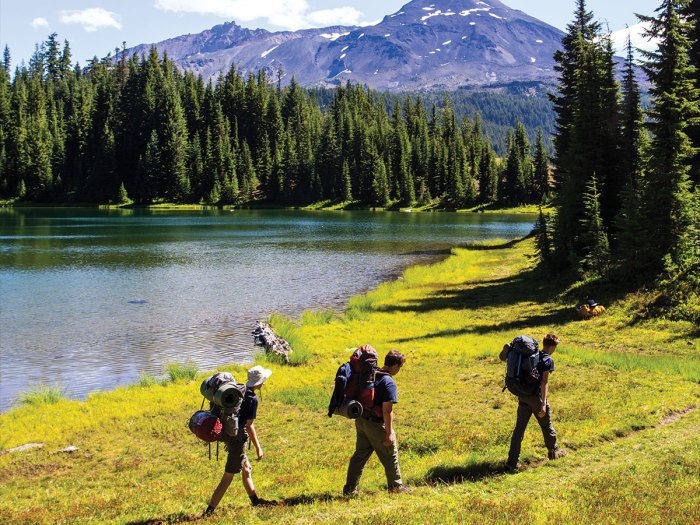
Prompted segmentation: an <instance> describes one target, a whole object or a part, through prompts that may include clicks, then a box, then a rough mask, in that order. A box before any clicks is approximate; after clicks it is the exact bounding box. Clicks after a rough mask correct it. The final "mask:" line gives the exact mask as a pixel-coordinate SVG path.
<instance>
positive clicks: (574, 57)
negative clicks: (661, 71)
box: [552, 0, 621, 265]
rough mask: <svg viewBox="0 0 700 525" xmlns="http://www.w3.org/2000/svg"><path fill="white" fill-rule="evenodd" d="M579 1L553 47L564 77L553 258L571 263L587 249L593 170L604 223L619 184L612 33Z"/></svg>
mask: <svg viewBox="0 0 700 525" xmlns="http://www.w3.org/2000/svg"><path fill="white" fill-rule="evenodd" d="M576 4H577V8H576V12H575V19H574V22H572V23H571V24H569V25H568V26H567V33H566V35H565V36H564V38H563V40H562V46H563V50H562V51H559V52H557V53H555V61H556V62H557V66H556V67H555V69H556V70H557V71H558V72H559V74H560V78H559V88H558V95H556V96H554V97H552V101H553V103H554V110H555V113H556V114H557V133H556V136H555V138H554V145H555V157H554V159H553V160H554V164H555V167H556V172H555V182H556V187H557V194H556V199H555V206H556V220H555V222H554V225H555V231H554V248H555V251H556V257H555V260H556V261H557V262H558V263H561V264H570V265H576V264H578V262H579V261H581V260H582V259H583V258H585V257H586V256H587V255H588V253H587V251H588V246H587V244H588V243H587V242H586V241H585V240H584V239H583V238H582V235H581V232H580V230H579V225H580V223H581V221H582V220H583V219H584V217H585V213H586V211H585V204H584V202H583V199H582V196H583V194H584V193H585V192H586V188H587V187H588V185H589V184H590V181H591V177H592V175H593V174H594V173H595V174H596V175H597V176H598V177H599V179H600V180H599V184H598V185H599V186H600V187H599V188H598V190H599V191H600V192H601V216H602V218H603V221H604V222H605V225H606V228H610V227H611V223H612V219H613V217H615V216H616V215H617V213H618V210H619V207H620V195H619V193H620V188H621V184H620V182H619V174H618V172H617V169H616V156H617V154H618V152H617V147H618V146H617V142H618V130H617V113H618V110H617V96H618V94H617V93H618V86H617V84H616V83H615V80H614V74H613V73H614V67H613V61H612V44H611V39H610V36H609V35H602V34H601V31H600V24H598V23H597V22H593V13H592V12H589V11H587V9H586V3H585V0H577V3H576Z"/></svg>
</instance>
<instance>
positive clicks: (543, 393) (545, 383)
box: [537, 372, 549, 417]
mask: <svg viewBox="0 0 700 525" xmlns="http://www.w3.org/2000/svg"><path fill="white" fill-rule="evenodd" d="M548 391H549V372H542V382H541V383H540V400H541V405H540V412H539V414H537V417H544V415H545V414H546V413H547V393H548Z"/></svg>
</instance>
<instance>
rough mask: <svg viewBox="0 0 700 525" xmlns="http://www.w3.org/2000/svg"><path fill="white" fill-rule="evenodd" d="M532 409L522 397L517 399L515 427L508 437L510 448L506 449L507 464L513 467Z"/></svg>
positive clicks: (515, 463) (518, 457)
mask: <svg viewBox="0 0 700 525" xmlns="http://www.w3.org/2000/svg"><path fill="white" fill-rule="evenodd" d="M531 415H532V409H531V408H530V406H529V405H528V403H525V402H524V401H523V400H522V399H519V400H518V415H517V418H516V420H515V428H514V429H513V435H512V436H511V438H510V450H509V451H508V465H510V466H512V467H515V466H516V465H517V464H518V459H520V447H521V446H522V443H523V437H524V436H525V429H526V428H527V424H528V422H529V421H530V416H531Z"/></svg>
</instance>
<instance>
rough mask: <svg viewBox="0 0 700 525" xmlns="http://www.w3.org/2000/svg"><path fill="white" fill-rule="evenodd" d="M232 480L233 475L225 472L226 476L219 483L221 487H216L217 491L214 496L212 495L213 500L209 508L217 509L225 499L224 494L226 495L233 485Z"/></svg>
mask: <svg viewBox="0 0 700 525" xmlns="http://www.w3.org/2000/svg"><path fill="white" fill-rule="evenodd" d="M231 480H233V474H232V473H231V472H224V475H223V476H222V477H221V481H219V485H218V486H217V487H216V489H214V494H212V495H211V500H210V501H209V506H210V507H211V508H212V510H213V509H215V508H216V507H217V505H218V504H219V502H220V501H221V498H223V497H224V494H226V491H227V490H228V487H229V485H230V484H231Z"/></svg>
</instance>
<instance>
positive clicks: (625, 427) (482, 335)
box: [0, 240, 700, 524]
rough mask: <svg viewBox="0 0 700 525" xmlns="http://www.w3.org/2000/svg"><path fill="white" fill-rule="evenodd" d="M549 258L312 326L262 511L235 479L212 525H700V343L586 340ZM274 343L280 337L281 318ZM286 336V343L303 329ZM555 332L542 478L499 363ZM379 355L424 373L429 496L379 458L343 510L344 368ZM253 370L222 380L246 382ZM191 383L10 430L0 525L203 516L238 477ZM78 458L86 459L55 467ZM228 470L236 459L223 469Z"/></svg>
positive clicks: (391, 291)
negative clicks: (210, 442)
mask: <svg viewBox="0 0 700 525" xmlns="http://www.w3.org/2000/svg"><path fill="white" fill-rule="evenodd" d="M533 251H534V247H533V241H532V240H527V241H523V242H521V243H515V244H514V243H504V244H503V245H502V246H500V247H499V246H486V245H482V246H474V247H467V248H458V249H455V250H453V255H452V256H451V257H450V258H448V259H446V260H445V261H443V262H441V263H438V264H436V265H434V266H430V267H415V268H411V269H409V270H407V271H406V272H405V274H404V276H403V277H402V278H401V279H399V280H397V281H395V282H390V283H385V284H383V285H381V286H379V287H378V288H377V290H375V291H373V292H371V293H369V294H367V295H365V296H362V297H356V298H353V299H352V300H351V301H350V304H349V305H348V309H347V312H346V314H345V315H344V316H334V315H327V314H324V313H307V314H305V315H304V316H303V317H302V320H300V322H299V326H297V327H296V328H295V327H291V331H292V332H293V333H294V336H295V337H296V338H298V340H299V341H303V343H304V344H305V345H306V347H307V348H308V349H309V351H310V352H311V355H310V357H309V359H308V361H307V362H306V363H305V364H303V365H301V366H295V367H285V366H282V365H278V364H274V363H272V364H266V366H270V367H271V368H272V369H273V375H272V377H271V378H270V379H269V380H268V382H267V384H266V386H265V387H264V388H263V391H262V400H261V403H260V407H259V410H258V421H257V423H256V427H257V429H258V434H259V436H260V439H261V441H262V445H263V448H264V450H265V457H264V459H263V461H261V462H253V463H254V471H253V475H254V479H255V483H256V487H257V489H258V492H259V494H260V495H261V496H263V497H265V498H268V499H276V500H279V501H282V502H284V503H285V505H284V506H281V507H275V508H266V509H259V508H256V509H253V508H251V507H250V504H249V502H248V499H247V498H246V497H245V495H244V493H243V489H242V487H241V486H240V482H239V481H238V480H235V482H234V484H233V485H232V486H231V489H229V492H228V494H227V495H226V496H225V498H224V500H223V502H222V504H221V506H220V507H219V509H217V512H216V514H215V515H214V516H213V517H211V518H207V519H205V520H202V522H203V523H262V522H267V523H275V524H277V523H319V522H327V523H402V524H414V523H415V524H424V523H440V524H441V523H479V524H483V523H504V524H505V523H518V522H527V523H534V524H540V523H541V524H544V523H635V524H636V523H698V522H700V496H699V495H700V481H699V480H700V440H698V438H697V435H698V432H699V431H700V410H696V409H695V407H696V406H697V405H699V404H700V384H699V381H700V373H699V372H698V351H699V347H698V346H699V345H698V336H699V334H698V332H697V327H694V326H691V325H690V324H684V323H679V322H670V321H664V320H656V321H644V320H642V321H638V322H636V323H635V324H632V319H633V317H632V314H631V313H630V309H629V304H630V301H633V299H630V298H623V299H621V300H619V301H617V302H615V303H612V304H607V305H606V306H608V311H607V312H606V314H605V315H603V316H601V317H599V318H595V319H592V320H590V321H579V320H578V319H577V318H576V317H575V313H574V311H573V306H574V305H572V304H567V303H564V302H561V300H559V299H557V298H558V297H560V294H561V291H562V287H561V286H559V284H558V283H556V282H553V281H551V280H546V279H540V278H538V276H537V275H536V274H535V273H534V272H533V270H532V265H533V259H532V255H533ZM272 321H273V325H274V324H276V323H278V320H276V319H274V318H273V319H272ZM287 328H289V327H287ZM547 332H555V333H557V334H558V335H560V337H561V338H562V339H563V343H562V344H561V345H560V347H559V348H558V349H557V352H556V353H555V354H554V358H555V361H556V370H555V372H554V373H553V374H552V376H551V382H550V385H551V386H550V401H551V405H552V413H553V420H554V425H555V427H556V429H557V432H558V435H559V440H560V443H561V445H562V446H564V447H566V448H568V449H569V450H570V452H571V453H570V454H569V456H567V457H565V458H562V459H558V460H556V461H554V462H546V461H545V459H544V458H545V457H546V450H545V449H544V446H543V443H542V436H541V433H540V431H539V428H538V426H537V424H536V423H535V422H534V420H533V421H532V422H531V424H530V427H529V428H528V431H527V433H526V436H525V441H524V443H523V451H522V458H521V459H522V461H523V463H524V464H525V465H526V466H529V467H530V468H526V469H525V470H522V471H520V472H518V473H515V474H511V473H507V472H506V471H505V468H504V460H505V457H506V454H507V450H508V443H509V439H510V433H511V431H512V428H513V424H514V417H515V409H516V400H515V399H514V398H513V396H512V395H510V394H509V393H508V392H507V391H506V392H501V388H502V383H503V381H502V376H503V368H504V367H503V364H502V363H501V362H499V360H498V357H497V355H498V352H499V351H500V349H501V347H502V346H503V343H504V342H507V341H509V340H511V339H512V338H513V337H514V336H516V335H518V334H520V333H529V334H532V335H533V336H535V337H538V338H540V339H541V337H542V336H543V335H544V334H545V333H547ZM362 343H371V344H373V345H374V346H375V347H376V348H378V349H379V351H380V352H381V353H384V352H386V351H387V350H389V349H391V348H397V349H399V350H401V351H403V352H404V353H406V354H408V356H409V359H408V361H407V363H406V365H405V366H404V368H403V369H402V370H401V372H400V374H399V375H398V376H397V378H396V379H397V382H398V385H399V404H398V405H397V407H396V430H397V434H398V440H399V454H400V460H401V467H402V471H403V475H404V478H405V480H406V481H407V482H408V483H409V484H411V485H413V486H414V487H415V489H414V491H413V493H411V494H407V495H400V496H390V495H388V494H387V493H386V491H385V490H384V485H385V480H384V473H383V469H382V468H381V466H380V465H379V464H378V462H377V460H376V459H375V458H373V459H371V460H370V462H369V464H368V466H367V468H366V469H365V473H364V476H363V478H362V483H361V491H362V492H361V495H360V497H359V498H358V499H355V500H351V501H345V500H343V499H342V498H340V493H341V489H342V486H343V484H344V480H345V473H346V468H347V461H348V458H349V456H350V454H351V453H352V450H353V445H354V430H353V425H352V422H350V421H348V420H346V419H342V418H339V417H333V418H332V419H329V418H328V417H327V414H326V402H327V399H328V397H329V396H330V392H331V389H332V383H333V377H334V373H335V370H336V368H337V367H338V366H339V365H340V364H341V363H342V362H344V361H345V360H346V359H347V357H348V356H349V353H350V349H351V348H352V347H354V346H357V345H359V344H362ZM245 368H246V367H243V366H230V367H222V369H227V370H230V371H232V372H233V373H234V375H235V376H236V377H244V374H245ZM204 377H205V374H199V375H198V376H197V377H196V378H195V379H194V380H192V381H190V382H178V383H167V384H151V385H149V386H131V387H125V388H120V389H117V390H116V391H113V392H105V393H96V394H93V395H91V396H89V397H88V399H87V400H86V401H84V402H78V401H67V400H62V401H59V402H58V403H57V404H55V405H40V406H37V407H31V408H20V409H16V410H13V411H10V412H8V413H6V414H3V415H2V416H0V436H2V437H0V447H2V448H4V449H10V448H12V447H16V446H19V445H22V444H24V443H29V442H37V441H40V442H44V443H46V446H45V447H44V448H42V449H31V450H26V451H23V452H13V453H10V454H6V455H2V456H0V522H1V523H5V522H8V523H88V522H89V523H149V522H158V520H160V521H162V522H166V523H167V522H175V521H178V520H179V521H186V520H189V519H190V518H191V519H195V518H196V517H197V516H199V515H201V512H202V511H203V510H204V508H205V507H206V502H207V500H208V498H209V496H210V495H211V491H212V490H213V488H214V487H215V485H216V483H217V482H218V480H219V478H220V476H221V472H222V470H223V460H224V458H223V457H222V459H221V461H220V462H219V463H216V461H214V460H212V461H208V460H207V454H206V447H205V446H203V445H202V444H201V443H200V442H198V441H197V440H196V438H194V436H192V435H191V434H189V432H188V430H187V429H186V426H185V423H186V421H187V419H188V417H189V415H190V414H191V413H192V412H193V411H194V410H196V409H198V408H199V405H200V403H201V396H200V395H199V381H200V380H201V379H202V378H204ZM68 445H75V446H77V447H78V448H79V449H78V451H76V452H74V453H72V454H65V453H61V454H54V453H53V452H56V451H58V450H60V449H62V448H64V447H66V446H68ZM222 454H223V451H222Z"/></svg>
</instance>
